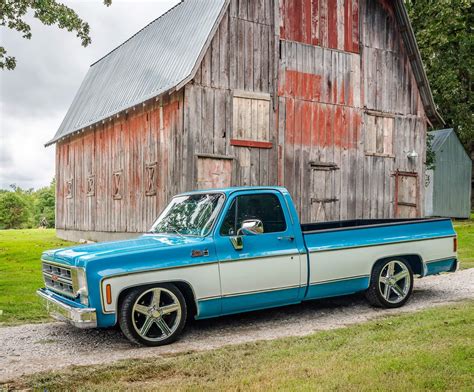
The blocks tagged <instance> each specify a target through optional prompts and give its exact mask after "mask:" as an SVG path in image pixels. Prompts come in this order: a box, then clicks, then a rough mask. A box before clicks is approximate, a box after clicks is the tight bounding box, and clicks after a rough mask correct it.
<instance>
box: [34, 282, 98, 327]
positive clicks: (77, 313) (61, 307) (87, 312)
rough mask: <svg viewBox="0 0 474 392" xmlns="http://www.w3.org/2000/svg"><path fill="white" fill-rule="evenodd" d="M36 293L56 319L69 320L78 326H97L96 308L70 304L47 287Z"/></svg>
mask: <svg viewBox="0 0 474 392" xmlns="http://www.w3.org/2000/svg"><path fill="white" fill-rule="evenodd" d="M36 294H38V295H39V296H40V298H41V299H42V301H43V304H44V305H45V307H46V309H47V311H48V313H49V315H50V316H51V317H53V318H55V319H56V320H60V321H66V322H69V323H71V324H72V325H74V326H75V327H77V328H96V327H97V315H96V311H95V309H93V308H83V307H79V306H77V307H75V306H72V305H69V304H67V303H65V302H62V301H61V300H60V299H58V298H57V297H58V296H57V295H55V294H53V293H51V292H50V291H49V290H46V289H39V290H37V291H36Z"/></svg>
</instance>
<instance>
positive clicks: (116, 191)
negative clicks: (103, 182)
mask: <svg viewBox="0 0 474 392" xmlns="http://www.w3.org/2000/svg"><path fill="white" fill-rule="evenodd" d="M122 174H123V171H122V170H119V171H116V172H114V174H113V178H112V196H113V198H114V199H115V200H120V199H121V198H122V195H123V176H122Z"/></svg>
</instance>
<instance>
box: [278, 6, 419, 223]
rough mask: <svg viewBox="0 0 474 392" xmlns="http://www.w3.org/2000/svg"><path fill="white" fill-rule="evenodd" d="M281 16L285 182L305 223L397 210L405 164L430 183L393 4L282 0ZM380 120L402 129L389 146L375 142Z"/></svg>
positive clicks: (281, 128)
mask: <svg viewBox="0 0 474 392" xmlns="http://www.w3.org/2000/svg"><path fill="white" fill-rule="evenodd" d="M280 13H281V15H280V34H281V36H280V38H281V39H282V41H281V43H280V58H281V60H280V70H279V84H278V95H279V108H278V114H277V116H278V124H279V132H280V135H281V136H280V140H282V141H283V142H282V143H281V144H280V147H281V149H282V150H283V153H282V156H281V161H280V173H281V179H280V181H281V183H282V184H283V185H285V186H286V187H287V188H288V189H289V190H290V192H291V194H292V195H293V198H294V200H295V202H296V205H297V209H298V211H299V213H300V215H301V219H302V221H303V222H309V221H318V220H337V219H351V218H383V217H385V218H388V217H393V216H394V212H395V209H396V208H394V207H396V206H395V203H396V201H395V185H396V184H395V180H394V178H395V177H394V173H395V172H396V171H397V170H398V171H404V172H410V173H416V174H417V178H418V181H420V184H418V187H419V188H420V189H422V187H421V179H422V177H423V173H424V167H423V158H421V156H423V155H424V152H425V133H426V116H425V114H424V110H423V106H422V104H421V99H420V95H419V92H418V88H417V84H416V81H415V79H414V75H413V73H412V71H411V68H410V63H409V61H408V57H407V55H406V52H405V49H404V47H403V41H402V38H401V36H400V34H399V31H398V26H397V22H396V20H395V18H394V14H393V10H392V6H391V4H390V3H389V2H387V1H385V0H384V1H378V0H352V1H347V0H316V1H308V0H298V1H290V0H280ZM374 115H376V117H374ZM375 118H380V119H381V120H380V123H381V124H384V127H385V126H386V125H387V124H391V125H390V129H392V128H393V132H391V133H390V134H386V133H387V132H390V131H389V130H385V129H384V130H383V132H385V133H384V135H382V136H383V138H384V139H383V140H384V142H383V148H384V149H385V148H386V149H387V151H388V152H386V151H381V152H380V153H378V152H373V151H369V150H368V146H367V145H366V137H369V136H367V135H371V133H370V132H372V133H374V129H373V127H374V125H373V124H376V123H379V122H377V121H379V120H375ZM371 124H372V125H371ZM370 127H372V128H370ZM374 134H375V133H374ZM370 137H372V136H370ZM372 143H373V144H375V143H378V145H382V144H381V142H380V143H379V142H376V141H372ZM412 150H416V151H417V152H419V154H420V159H419V160H417V161H409V160H408V159H407V154H408V152H409V151H412ZM418 205H422V195H421V194H420V199H419V200H418ZM419 213H420V211H419V210H418V211H415V210H413V211H409V212H408V214H409V215H410V216H413V215H414V214H419Z"/></svg>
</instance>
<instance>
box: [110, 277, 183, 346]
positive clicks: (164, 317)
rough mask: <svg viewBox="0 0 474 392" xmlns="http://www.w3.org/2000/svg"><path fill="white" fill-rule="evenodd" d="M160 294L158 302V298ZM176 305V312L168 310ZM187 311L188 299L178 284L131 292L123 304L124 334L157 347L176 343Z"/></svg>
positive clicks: (138, 289)
mask: <svg viewBox="0 0 474 392" xmlns="http://www.w3.org/2000/svg"><path fill="white" fill-rule="evenodd" d="M158 292H159V293H160V294H159V295H157V293H158ZM156 297H158V299H157V301H158V304H159V305H158V306H156V305H157V303H156V301H155V300H154V298H156ZM154 301H155V302H154ZM171 301H172V302H171ZM147 302H150V303H149V304H148V303H147ZM167 302H168V303H167ZM155 307H156V308H157V309H155ZM174 307H176V310H174V311H173V312H170V313H166V314H165V313H164V312H165V310H164V309H165V308H167V310H166V311H168V310H170V309H174ZM137 309H139V310H137ZM145 311H146V312H145ZM187 313H188V309H187V306H186V300H185V299H184V296H183V294H182V293H181V291H180V290H179V289H178V288H177V287H176V286H175V285H174V284H171V283H162V284H157V285H152V286H144V287H137V288H134V289H131V290H130V291H129V292H127V293H126V294H125V296H124V298H123V300H122V301H121V303H120V306H119V314H118V321H119V325H120V329H121V330H122V332H123V334H124V335H125V336H126V337H127V339H129V340H130V341H131V342H133V343H136V344H140V345H144V346H151V347H156V346H164V345H166V344H170V343H173V342H174V341H175V340H176V339H177V338H178V337H179V335H180V334H181V332H182V331H183V328H184V326H185V324H186V318H187ZM178 317H179V318H178ZM163 322H164V323H165V324H163ZM145 324H146V326H145ZM160 325H161V327H160ZM145 329H146V331H145ZM165 330H166V331H165ZM140 331H143V332H145V334H141V333H140ZM160 333H161V334H160Z"/></svg>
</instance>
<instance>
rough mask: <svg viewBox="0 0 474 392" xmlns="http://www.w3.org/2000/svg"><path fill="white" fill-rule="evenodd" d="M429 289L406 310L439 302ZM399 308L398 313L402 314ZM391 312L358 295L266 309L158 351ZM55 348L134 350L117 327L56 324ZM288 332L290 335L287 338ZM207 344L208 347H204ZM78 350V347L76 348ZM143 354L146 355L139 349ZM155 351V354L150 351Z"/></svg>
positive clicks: (202, 324) (212, 323) (205, 323)
mask: <svg viewBox="0 0 474 392" xmlns="http://www.w3.org/2000/svg"><path fill="white" fill-rule="evenodd" d="M433 291H434V290H431V289H417V290H415V292H414V295H413V297H412V298H411V300H410V302H408V304H407V308H409V307H410V304H413V303H414V304H415V305H416V304H418V303H422V302H425V301H427V300H428V301H429V300H430V299H431V302H432V299H433V297H438V296H439V294H440V293H439V292H438V290H436V291H437V292H436V294H435V293H434V292H433ZM403 309H404V308H402V310H403ZM407 310H408V309H407ZM391 312H392V311H390V310H385V309H377V308H373V307H371V306H370V305H369V304H368V303H367V302H366V300H365V298H364V295H363V294H353V295H348V296H343V297H334V298H328V299H319V300H313V301H307V302H303V303H301V304H297V305H289V306H283V307H278V308H272V309H265V310H259V311H253V312H247V313H240V314H235V315H229V316H223V317H219V318H214V319H207V320H190V321H189V322H188V325H187V326H186V328H185V330H184V331H183V335H182V336H181V338H180V339H179V341H178V342H177V343H174V344H172V345H171V346H166V347H168V349H165V347H161V348H159V349H158V350H160V352H163V351H164V350H166V351H170V352H171V351H173V352H174V351H184V350H186V349H187V348H188V347H189V350H194V349H199V348H201V346H202V347H205V346H208V345H209V346H213V345H217V346H219V345H224V344H232V343H235V342H238V341H250V340H252V339H253V338H254V340H259V339H268V338H274V337H279V336H285V335H300V334H301V335H303V334H307V333H311V332H312V331H317V330H324V329H330V328H337V327H343V326H344V325H348V324H352V323H356V322H363V321H365V320H367V319H369V318H373V317H377V316H382V315H384V314H390V313H391ZM54 329H55V332H54V338H55V340H56V342H57V343H60V342H61V341H62V340H66V339H67V342H68V346H69V345H72V346H73V347H74V346H76V348H75V350H78V351H81V352H85V351H87V350H90V349H91V348H93V349H97V348H101V347H102V348H111V349H118V350H129V349H131V348H137V346H135V345H133V344H132V343H130V342H129V341H128V340H127V339H126V338H125V337H124V336H123V335H122V333H121V331H120V329H119V328H118V327H117V326H116V327H114V328H109V329H92V330H79V329H75V328H73V327H70V326H69V325H65V324H64V325H62V324H57V326H56V327H55V328H54ZM290 329H291V331H292V332H291V333H286V332H285V331H288V330H290ZM208 342H209V344H207V343H208ZM77 346H79V347H77ZM144 350H148V349H147V348H144ZM152 350H154V349H152Z"/></svg>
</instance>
